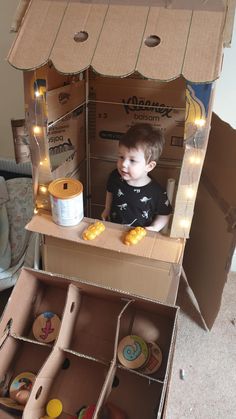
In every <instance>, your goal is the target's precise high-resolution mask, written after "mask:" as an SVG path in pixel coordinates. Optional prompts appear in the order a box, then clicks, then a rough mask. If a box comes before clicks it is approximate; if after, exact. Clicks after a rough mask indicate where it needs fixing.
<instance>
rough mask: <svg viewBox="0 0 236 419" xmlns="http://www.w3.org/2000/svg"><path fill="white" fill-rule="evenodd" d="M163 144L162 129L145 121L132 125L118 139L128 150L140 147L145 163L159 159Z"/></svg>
mask: <svg viewBox="0 0 236 419" xmlns="http://www.w3.org/2000/svg"><path fill="white" fill-rule="evenodd" d="M164 144H165V139H164V135H163V133H162V131H161V130H160V129H159V128H154V127H152V125H149V124H145V123H140V124H135V125H133V126H132V127H131V128H129V129H128V131H127V132H126V133H125V134H124V135H123V136H122V137H121V139H120V141H119V145H123V146H125V147H127V148H128V149H129V150H130V149H131V148H138V147H141V148H142V149H143V151H144V156H145V160H146V162H147V163H149V162H150V161H152V160H154V161H157V160H158V159H159V157H160V155H161V153H162V150H163V147H164Z"/></svg>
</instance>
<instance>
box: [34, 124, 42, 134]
mask: <svg viewBox="0 0 236 419" xmlns="http://www.w3.org/2000/svg"><path fill="white" fill-rule="evenodd" d="M40 132H41V128H40V127H39V126H38V125H35V126H34V127H33V133H34V134H40Z"/></svg>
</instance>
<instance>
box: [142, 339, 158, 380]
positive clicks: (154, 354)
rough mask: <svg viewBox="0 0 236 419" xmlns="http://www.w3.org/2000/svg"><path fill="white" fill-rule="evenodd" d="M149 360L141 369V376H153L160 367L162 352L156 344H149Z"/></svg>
mask: <svg viewBox="0 0 236 419" xmlns="http://www.w3.org/2000/svg"><path fill="white" fill-rule="evenodd" d="M148 347H149V353H150V356H149V359H148V361H147V363H146V365H144V367H143V368H142V370H141V372H142V373H143V374H154V373H155V372H156V371H157V370H158V369H159V368H160V366H161V363H162V352H161V349H160V348H159V346H158V345H157V343H155V342H149V343H148Z"/></svg>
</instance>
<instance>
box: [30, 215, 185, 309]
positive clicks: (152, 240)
mask: <svg viewBox="0 0 236 419" xmlns="http://www.w3.org/2000/svg"><path fill="white" fill-rule="evenodd" d="M94 221H95V220H94V219H89V218H84V219H83V220H82V222H81V223H80V224H79V225H77V226H75V227H69V228H66V229H65V228H63V227H60V226H58V225H57V224H55V223H54V222H53V221H52V217H51V215H49V214H41V215H36V216H34V217H33V219H32V220H31V221H30V223H29V224H28V225H27V226H26V228H27V229H29V230H31V231H35V232H40V233H41V234H43V240H44V245H43V262H44V270H46V271H49V272H57V273H62V274H64V275H69V276H75V277H79V278H82V279H84V280H87V281H89V282H92V283H93V282H96V283H97V284H100V285H105V286H108V287H111V288H113V289H119V290H122V291H125V292H128V293H134V294H137V295H142V296H145V297H147V298H154V299H156V300H158V301H163V302H167V303H170V304H174V303H175V300H176V295H177V290H178V284H179V276H180V271H181V262H182V256H183V251H184V244H185V241H184V240H181V239H170V238H168V237H165V236H162V235H159V234H156V233H153V232H151V231H150V232H148V233H147V236H146V237H144V239H143V240H142V242H141V243H139V244H138V245H135V246H126V245H125V244H124V243H123V241H122V240H123V237H124V234H125V232H126V231H127V228H125V227H124V226H121V225H118V224H113V223H109V222H104V225H105V231H104V232H103V233H102V234H101V235H100V236H98V237H97V238H96V239H95V240H91V241H86V240H83V238H82V233H83V231H84V230H85V229H86V228H87V227H88V226H89V225H90V224H91V223H93V222H94Z"/></svg>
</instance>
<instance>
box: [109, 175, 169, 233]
mask: <svg viewBox="0 0 236 419" xmlns="http://www.w3.org/2000/svg"><path fill="white" fill-rule="evenodd" d="M150 179H151V178H150ZM107 191H108V192H111V193H112V205H111V211H110V220H111V221H112V222H113V223H118V224H126V225H129V226H131V225H132V226H134V227H136V226H142V227H144V226H149V225H150V224H151V223H152V221H153V218H155V217H156V216H157V215H169V214H170V213H171V212H172V207H171V205H170V202H169V200H168V197H167V193H166V191H165V190H163V189H162V187H161V186H160V185H159V184H158V183H157V182H156V181H155V180H153V179H151V181H150V182H149V183H148V184H147V185H145V186H140V187H137V186H131V185H128V183H127V182H126V181H125V180H123V179H122V177H121V176H120V174H119V172H118V170H117V169H115V170H113V172H112V173H111V174H110V176H109V179H108V182H107Z"/></svg>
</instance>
